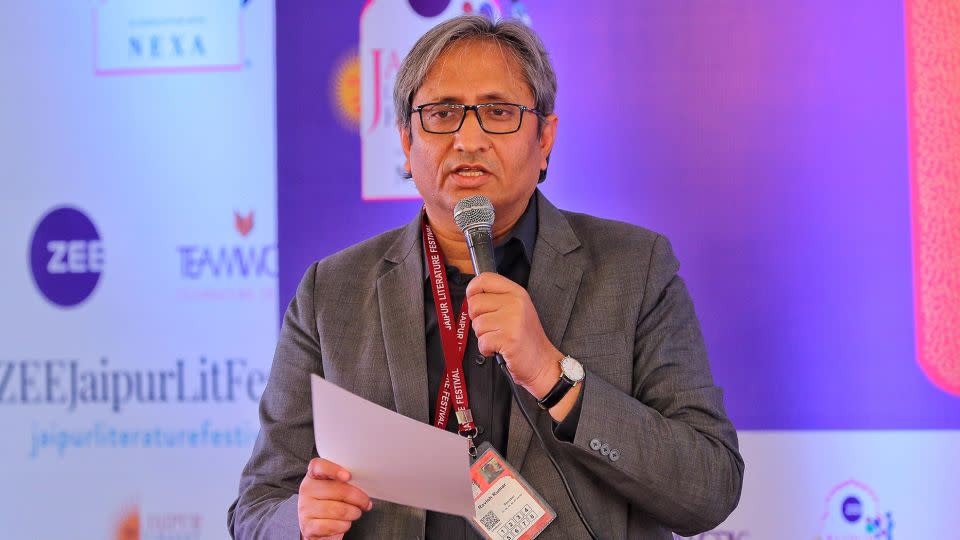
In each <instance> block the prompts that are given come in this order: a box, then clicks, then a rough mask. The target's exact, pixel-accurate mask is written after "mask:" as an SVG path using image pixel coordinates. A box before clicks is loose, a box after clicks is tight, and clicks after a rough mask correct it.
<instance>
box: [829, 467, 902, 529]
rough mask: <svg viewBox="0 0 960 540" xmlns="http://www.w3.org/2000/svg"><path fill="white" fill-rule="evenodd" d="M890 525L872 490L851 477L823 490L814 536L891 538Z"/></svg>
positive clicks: (889, 515) (887, 513)
mask: <svg viewBox="0 0 960 540" xmlns="http://www.w3.org/2000/svg"><path fill="white" fill-rule="evenodd" d="M893 525H894V523H893V514H892V513H891V512H890V511H889V510H887V511H884V510H882V507H881V505H880V501H879V499H878V498H877V495H876V494H875V493H874V492H873V490H872V489H871V488H870V487H869V486H867V485H866V484H864V483H862V482H858V481H857V480H853V479H851V480H847V481H846V482H843V483H842V484H839V485H837V486H835V487H834V488H833V489H832V490H830V493H829V494H827V498H826V500H825V501H824V510H823V516H822V517H821V518H820V532H819V534H818V535H817V536H816V540H893Z"/></svg>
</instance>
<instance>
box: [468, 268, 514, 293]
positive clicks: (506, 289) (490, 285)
mask: <svg viewBox="0 0 960 540" xmlns="http://www.w3.org/2000/svg"><path fill="white" fill-rule="evenodd" d="M518 287H520V286H519V285H517V284H516V283H514V282H512V281H510V279H508V278H505V277H503V276H501V275H500V274H495V273H493V272H484V273H482V274H480V275H479V276H477V277H475V278H473V279H471V280H470V283H469V284H467V298H470V297H471V296H473V295H475V294H479V293H483V292H488V293H510V292H516V289H517V288H518ZM521 288H522V287H521Z"/></svg>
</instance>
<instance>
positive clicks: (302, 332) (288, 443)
mask: <svg viewBox="0 0 960 540" xmlns="http://www.w3.org/2000/svg"><path fill="white" fill-rule="evenodd" d="M316 272H317V265H316V264H314V265H312V266H311V267H310V268H309V269H308V270H307V272H306V275H304V277H303V279H302V280H301V282H300V285H299V286H298V288H297V293H296V295H295V296H294V298H293V300H292V301H291V302H290V305H289V307H288V308H287V311H286V313H285V314H284V317H283V325H282V326H281V329H280V337H279V340H278V343H277V349H276V353H275V354H274V358H273V366H272V367H271V369H270V377H269V379H268V381H267V385H266V388H265V389H264V391H263V396H262V397H261V398H260V433H259V435H258V436H257V442H256V444H255V445H254V449H253V453H252V455H251V457H250V461H249V462H248V463H247V465H246V467H244V469H243V473H242V475H241V477H240V490H239V496H238V497H237V499H236V500H235V501H234V502H233V504H232V505H231V506H230V509H229V511H228V513H227V527H228V529H229V531H230V535H231V537H233V538H244V539H247V538H258V539H259V538H262V539H268V538H276V539H280V538H283V539H291V538H292V539H298V538H300V527H299V521H298V518H297V494H298V492H299V489H300V482H301V480H302V479H303V477H304V475H305V474H306V472H307V464H308V463H309V462H310V459H312V458H313V457H314V456H315V455H316V450H315V445H314V440H313V415H312V412H311V405H310V376H309V375H310V374H311V373H317V374H319V375H321V376H322V375H323V368H322V365H321V356H320V339H319V336H318V334H317V326H316V315H315V311H314V291H315V277H316Z"/></svg>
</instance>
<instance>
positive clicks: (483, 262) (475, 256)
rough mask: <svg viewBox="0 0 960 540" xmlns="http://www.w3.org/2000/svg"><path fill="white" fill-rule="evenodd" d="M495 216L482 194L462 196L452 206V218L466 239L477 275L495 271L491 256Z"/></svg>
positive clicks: (495, 264)
mask: <svg viewBox="0 0 960 540" xmlns="http://www.w3.org/2000/svg"><path fill="white" fill-rule="evenodd" d="M496 217H497V213H496V211H495V210H494V209H493V204H492V203H491V202H490V199H488V198H486V197H484V196H483V195H471V196H469V197H464V198H463V199H460V202H458V203H457V205H456V206H455V207H454V208H453V220H454V221H455V222H456V223H457V227H460V230H461V231H463V235H464V237H466V239H467V247H468V248H470V260H471V261H472V262H473V270H474V272H476V274H477V275H478V276H479V275H480V274H481V273H482V272H496V271H497V263H496V262H495V261H494V258H493V221H494V219H496Z"/></svg>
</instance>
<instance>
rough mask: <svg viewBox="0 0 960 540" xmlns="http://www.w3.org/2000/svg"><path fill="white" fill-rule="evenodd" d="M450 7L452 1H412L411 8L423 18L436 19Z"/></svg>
mask: <svg viewBox="0 0 960 540" xmlns="http://www.w3.org/2000/svg"><path fill="white" fill-rule="evenodd" d="M449 5H450V0H410V7H412V8H413V10H414V11H416V12H417V15H420V16H421V17H436V16H437V15H439V14H441V13H443V10H445V9H447V6H449Z"/></svg>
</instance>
